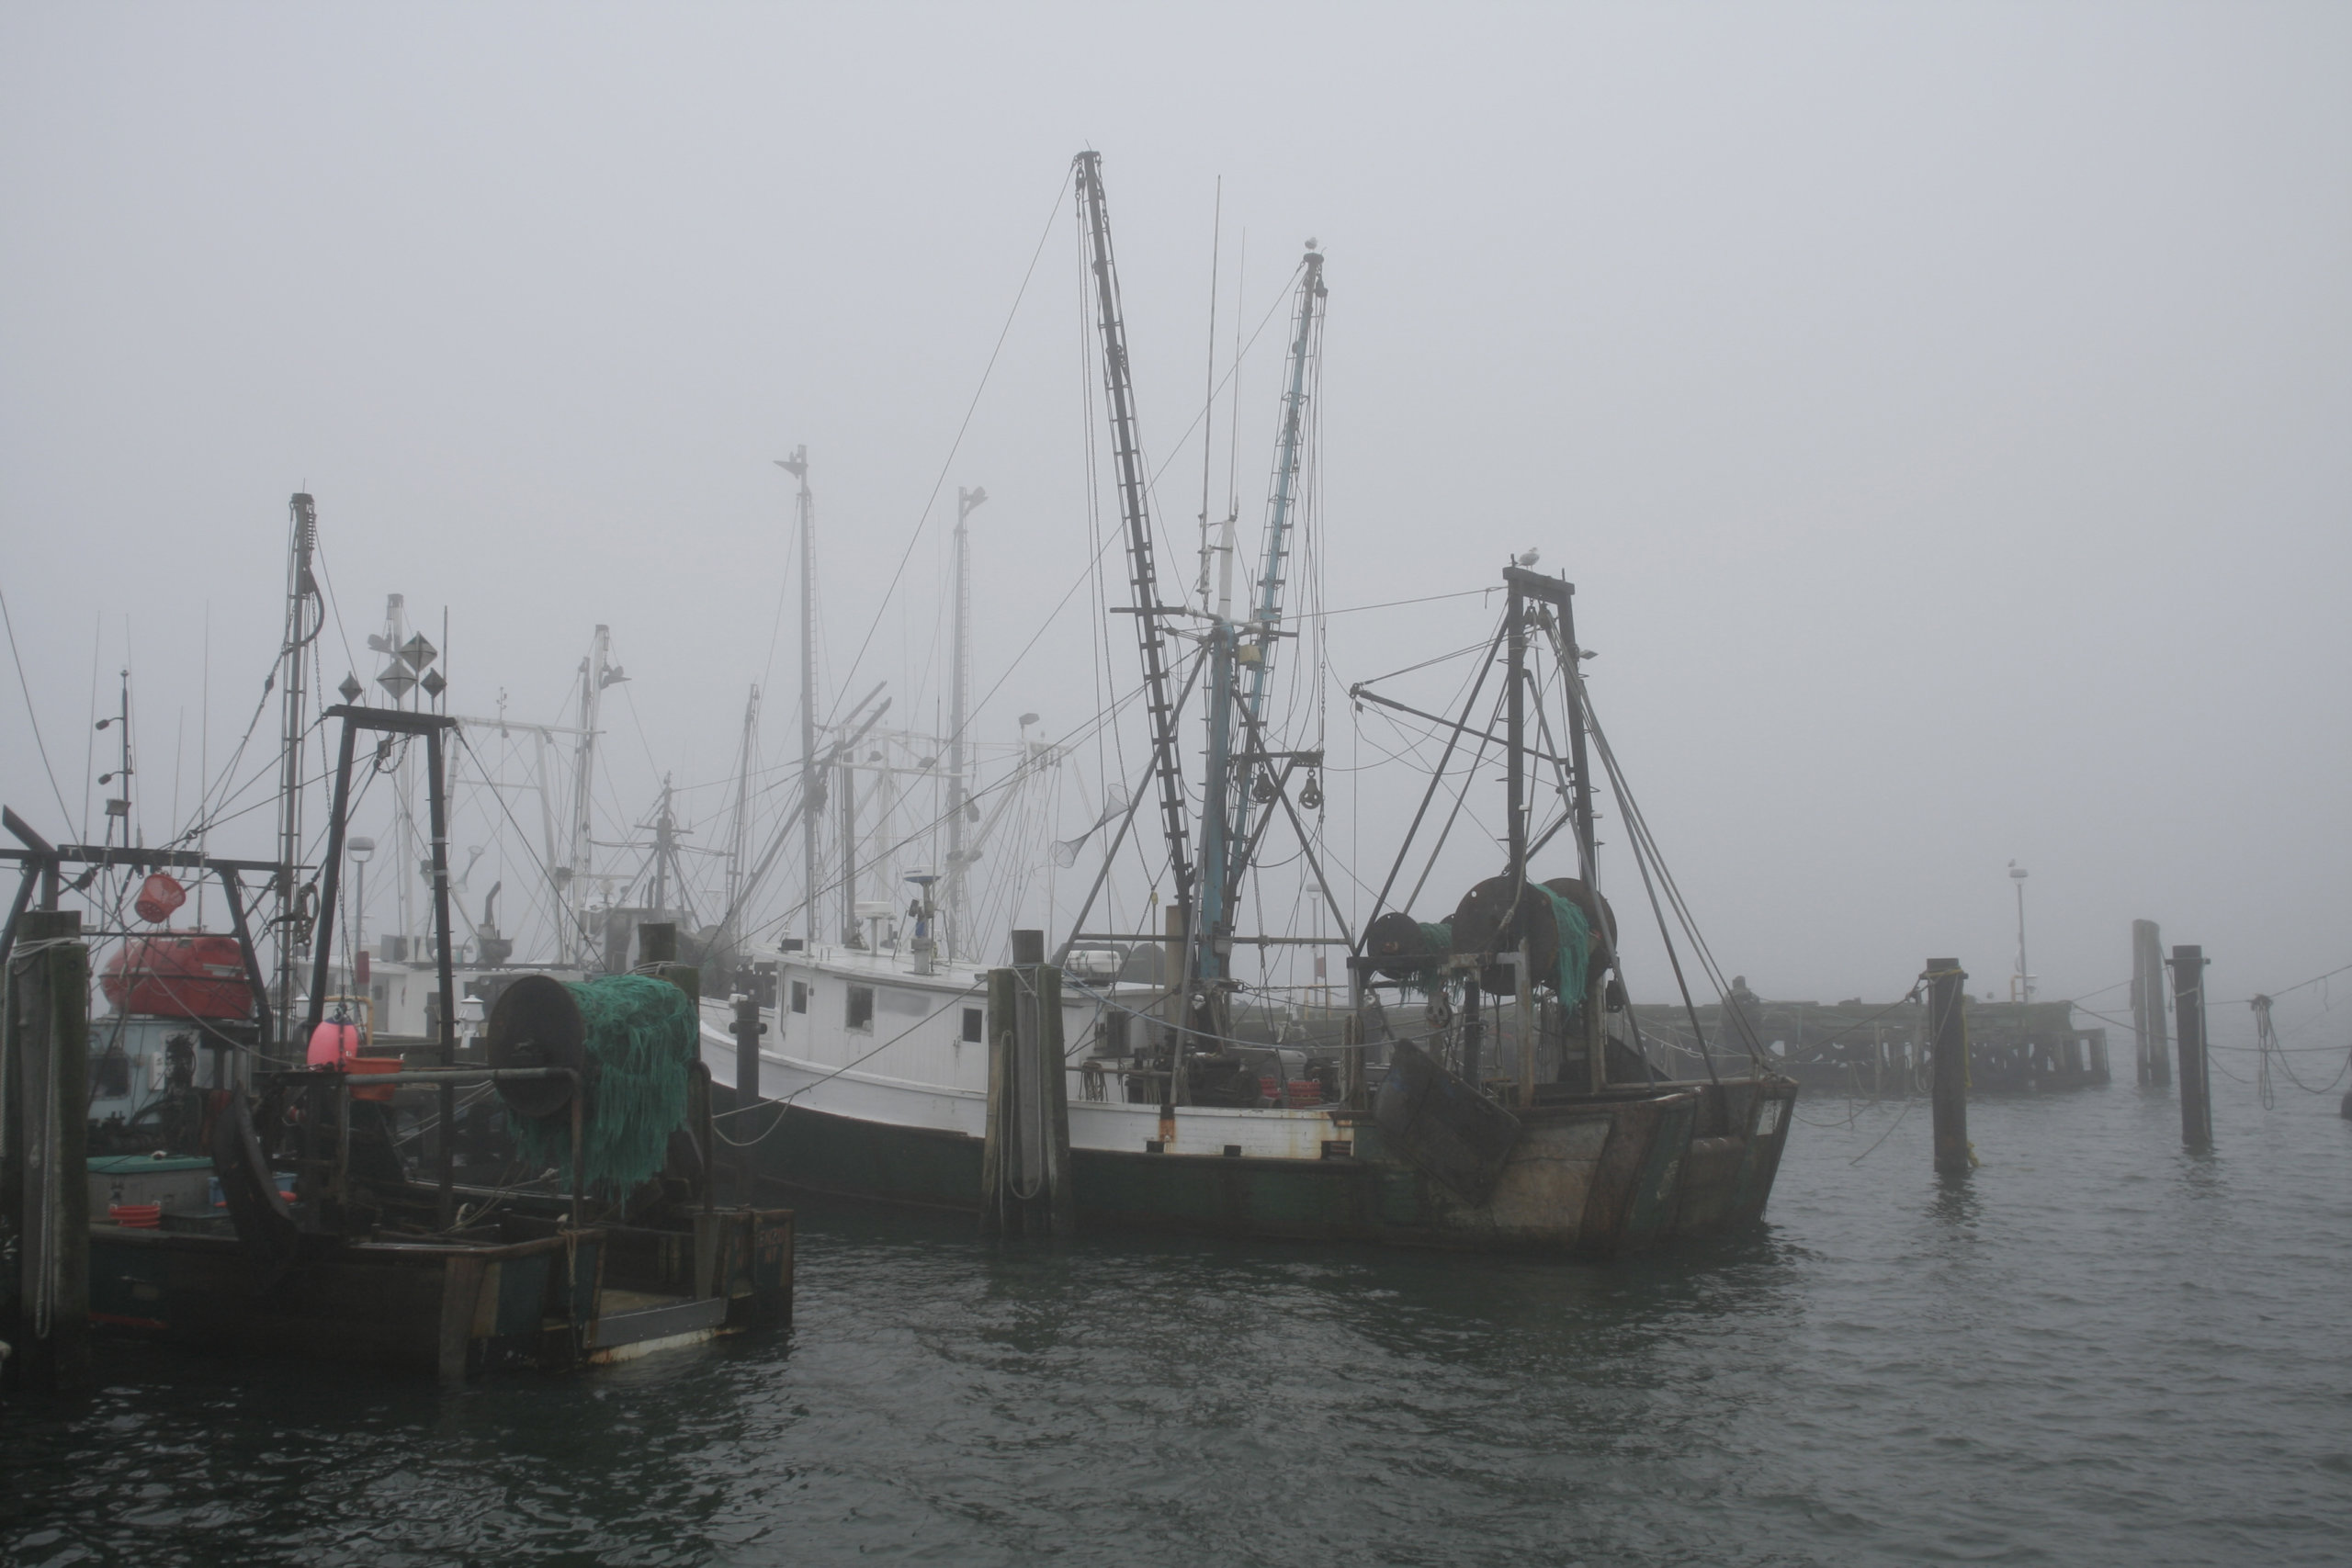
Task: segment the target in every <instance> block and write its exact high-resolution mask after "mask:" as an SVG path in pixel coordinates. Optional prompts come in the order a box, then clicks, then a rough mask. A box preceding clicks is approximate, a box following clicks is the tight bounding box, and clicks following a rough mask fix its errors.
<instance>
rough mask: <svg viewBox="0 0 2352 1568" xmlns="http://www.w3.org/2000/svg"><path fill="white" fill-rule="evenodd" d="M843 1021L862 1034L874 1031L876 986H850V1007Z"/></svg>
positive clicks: (843, 1015)
mask: <svg viewBox="0 0 2352 1568" xmlns="http://www.w3.org/2000/svg"><path fill="white" fill-rule="evenodd" d="M842 1022H843V1023H845V1024H847V1025H848V1026H849V1027H850V1028H852V1029H854V1030H856V1031H857V1032H859V1033H861V1034H871V1033H873V1032H874V987H871V986H852V987H850V988H849V1009H848V1010H847V1011H846V1012H844V1013H843V1014H842Z"/></svg>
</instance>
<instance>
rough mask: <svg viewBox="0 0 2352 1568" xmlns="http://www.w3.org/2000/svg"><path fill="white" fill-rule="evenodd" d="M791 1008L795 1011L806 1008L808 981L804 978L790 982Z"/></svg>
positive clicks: (807, 1007) (807, 1002)
mask: <svg viewBox="0 0 2352 1568" xmlns="http://www.w3.org/2000/svg"><path fill="white" fill-rule="evenodd" d="M792 1010H793V1011H795V1012H807V1011H808V1010H809V982H808V981H806V980H795V981H794V982H792Z"/></svg>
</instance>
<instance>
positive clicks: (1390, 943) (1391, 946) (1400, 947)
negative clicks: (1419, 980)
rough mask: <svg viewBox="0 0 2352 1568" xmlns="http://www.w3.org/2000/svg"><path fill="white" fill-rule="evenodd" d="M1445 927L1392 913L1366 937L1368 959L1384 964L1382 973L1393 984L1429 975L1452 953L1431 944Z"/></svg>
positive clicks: (1364, 938)
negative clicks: (1430, 971)
mask: <svg viewBox="0 0 2352 1568" xmlns="http://www.w3.org/2000/svg"><path fill="white" fill-rule="evenodd" d="M1442 929H1443V928H1442V927H1430V926H1425V925H1423V924H1422V923H1421V922H1420V921H1419V920H1417V919H1413V917H1412V916H1410V915H1408V914H1406V913H1405V912H1404V911H1403V910H1401V909H1391V910H1389V911H1388V913H1386V914H1385V915H1383V916H1381V917H1380V919H1376V920H1374V921H1373V922H1372V925H1371V926H1370V927H1369V928H1368V929H1367V930H1366V931H1364V933H1363V952H1364V956H1365V957H1367V958H1374V959H1378V960H1379V961H1380V973H1381V974H1382V975H1384V976H1386V977H1387V978H1389V979H1391V980H1409V979H1413V978H1416V977H1418V976H1421V975H1423V974H1426V973H1427V972H1428V971H1429V970H1430V968H1431V967H1432V966H1433V965H1434V964H1436V962H1437V961H1438V960H1440V959H1442V958H1443V957H1444V956H1445V955H1446V953H1447V951H1448V949H1447V947H1446V946H1445V945H1444V944H1443V943H1441V942H1431V941H1430V935H1431V933H1432V932H1433V931H1441V930H1442Z"/></svg>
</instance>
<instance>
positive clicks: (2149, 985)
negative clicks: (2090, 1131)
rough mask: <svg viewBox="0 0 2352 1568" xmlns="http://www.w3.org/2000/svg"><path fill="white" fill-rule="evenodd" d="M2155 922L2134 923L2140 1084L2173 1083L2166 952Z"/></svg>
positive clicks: (2133, 1013)
mask: <svg viewBox="0 0 2352 1568" xmlns="http://www.w3.org/2000/svg"><path fill="white" fill-rule="evenodd" d="M2163 940H2164V939H2163V937H2162V936H2161V935H2160V934H2159V933H2158V932H2157V930H2156V922H2155V921H2154V920H2134V921H2132V922H2131V1038H2132V1042H2133V1044H2134V1046H2135V1048H2136V1049H2137V1050H2138V1052H2139V1064H2138V1066H2139V1074H2140V1081H2141V1082H2142V1083H2143V1084H2149V1085H2154V1086H2159V1087H2161V1086H2163V1085H2166V1084H2169V1083H2171V1082H2172V1060H2171V1055H2172V1050H2171V1043H2170V1042H2169V1041H2167V1040H2166V1039H2165V950H2164V946H2163Z"/></svg>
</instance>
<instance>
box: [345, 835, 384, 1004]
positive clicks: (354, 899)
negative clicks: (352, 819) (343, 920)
mask: <svg viewBox="0 0 2352 1568" xmlns="http://www.w3.org/2000/svg"><path fill="white" fill-rule="evenodd" d="M344 849H345V852H348V853H349V854H350V856H351V865H352V881H353V883H354V884H355V886H353V888H352V890H351V951H352V952H353V953H366V952H367V951H368V856H370V855H372V854H374V853H375V852H376V840H373V839H354V840H351V841H350V842H349V843H347V844H345V845H344ZM364 962H365V960H364V959H363V960H356V961H355V963H354V965H353V967H354V969H355V971H356V968H357V965H358V964H359V963H364Z"/></svg>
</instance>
